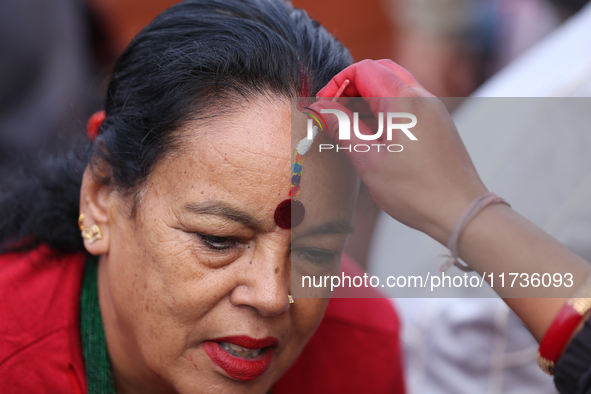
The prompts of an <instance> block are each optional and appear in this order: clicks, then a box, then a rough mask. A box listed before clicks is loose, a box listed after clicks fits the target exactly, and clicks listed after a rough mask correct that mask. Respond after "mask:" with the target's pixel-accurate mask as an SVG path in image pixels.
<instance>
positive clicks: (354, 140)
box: [311, 101, 397, 179]
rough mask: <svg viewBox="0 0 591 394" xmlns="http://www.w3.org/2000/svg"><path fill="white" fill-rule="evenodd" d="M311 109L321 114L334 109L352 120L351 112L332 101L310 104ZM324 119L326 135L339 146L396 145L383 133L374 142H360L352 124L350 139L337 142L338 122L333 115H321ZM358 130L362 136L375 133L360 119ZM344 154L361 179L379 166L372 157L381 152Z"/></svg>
mask: <svg viewBox="0 0 591 394" xmlns="http://www.w3.org/2000/svg"><path fill="white" fill-rule="evenodd" d="M311 108H312V109H313V110H315V111H317V112H319V113H322V112H321V111H322V110H323V109H336V110H339V111H342V112H344V113H345V114H346V115H347V117H348V118H349V119H353V112H352V111H351V110H350V109H349V108H346V107H344V106H343V105H341V104H340V103H338V102H333V101H317V102H315V103H314V104H312V106H311ZM323 117H324V119H325V120H326V123H327V126H328V130H327V134H328V135H329V137H330V138H332V139H333V140H335V143H336V144H338V145H339V146H341V147H342V146H355V145H358V144H385V143H390V144H393V143H396V141H386V136H385V133H383V134H382V135H381V136H380V137H379V138H378V139H376V140H371V141H368V140H362V139H360V138H359V137H358V136H357V134H356V133H355V131H354V130H353V122H351V124H350V125H351V129H350V130H349V132H350V139H349V140H345V141H341V140H339V138H338V137H339V136H338V135H337V132H338V130H339V122H338V119H337V117H336V116H335V115H333V114H326V113H325V114H323ZM358 130H359V133H361V134H363V135H373V134H375V131H373V130H371V129H370V128H369V127H368V126H367V124H366V123H365V122H364V121H362V120H361V119H360V120H359V122H358ZM394 139H395V140H397V136H395V138H394ZM384 151H385V148H384V149H382V151H381V152H384ZM344 152H345V153H346V155H347V157H348V158H349V160H351V163H352V164H353V166H354V167H355V169H356V170H357V173H358V174H359V175H360V176H361V177H362V179H363V174H364V173H365V172H367V171H371V170H372V168H373V167H376V166H380V163H381V160H380V159H379V158H376V157H374V155H376V154H377V155H380V153H381V152H379V153H378V152H356V151H355V150H354V149H351V151H349V150H347V149H344Z"/></svg>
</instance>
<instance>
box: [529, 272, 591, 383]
mask: <svg viewBox="0 0 591 394" xmlns="http://www.w3.org/2000/svg"><path fill="white" fill-rule="evenodd" d="M589 297H591V278H590V279H587V281H586V282H585V284H584V285H583V286H581V288H579V290H577V292H576V293H575V295H574V296H573V298H570V299H568V300H567V301H566V302H565V303H564V305H563V307H562V308H561V309H560V312H558V314H557V315H556V317H555V318H554V320H553V321H552V324H550V327H548V330H547V331H546V334H544V338H543V339H542V341H541V342H540V350H539V351H538V364H539V365H540V367H541V368H542V370H544V372H546V373H548V374H550V375H554V369H555V367H556V362H557V361H558V359H559V358H560V356H561V355H562V352H563V350H564V348H565V347H566V345H567V343H568V340H569V339H570V337H571V335H572V334H573V332H574V331H575V329H576V328H577V326H578V325H579V324H580V323H581V321H582V320H583V317H584V316H585V314H586V313H587V312H588V311H589V310H590V309H591V298H589Z"/></svg>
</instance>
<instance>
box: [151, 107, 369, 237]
mask: <svg viewBox="0 0 591 394" xmlns="http://www.w3.org/2000/svg"><path fill="white" fill-rule="evenodd" d="M306 122H307V118H306V117H305V116H304V115H303V114H301V113H299V112H297V111H295V110H293V111H292V106H291V104H290V102H289V101H288V100H284V101H281V100H275V101H273V100H270V99H261V100H260V101H255V102H251V103H248V104H245V105H243V106H241V107H240V109H239V110H236V111H234V112H233V113H230V114H225V115H223V116H220V117H217V118H215V119H214V120H212V121H209V122H205V123H204V122H199V121H195V122H191V123H189V124H187V125H186V127H185V130H184V131H183V147H182V149H181V150H180V151H178V152H175V153H174V154H173V155H171V156H170V157H168V158H165V159H163V160H162V162H161V163H159V164H158V165H157V166H156V167H157V168H156V169H155V171H154V173H153V176H152V184H153V186H154V189H156V190H157V192H158V194H159V195H161V196H167V197H168V198H172V199H176V200H186V201H187V202H194V201H200V200H204V199H208V198H209V199H216V200H222V201H224V202H227V203H229V204H232V205H235V206H237V208H240V209H244V210H247V211H254V212H257V213H258V214H260V215H263V216H265V217H266V219H267V221H269V220H270V221H271V222H272V219H270V218H272V217H273V211H274V210H275V208H276V206H277V205H278V204H279V203H280V202H281V201H283V200H284V199H286V198H288V193H289V189H290V184H291V183H290V179H291V175H292V160H293V158H294V155H293V152H294V151H293V148H294V146H295V144H296V143H297V141H299V140H300V139H301V138H303V137H304V136H305V133H306ZM325 138H328V137H327V136H319V140H322V139H325ZM347 163H348V161H347V160H346V159H345V157H344V155H336V156H335V155H334V154H324V152H323V153H322V154H318V153H317V152H316V153H315V152H311V153H310V154H308V155H307V156H306V164H305V168H304V170H303V173H302V183H301V185H302V192H301V195H300V200H301V201H302V202H303V203H304V204H308V206H309V207H310V208H311V209H312V211H311V212H310V213H313V210H314V208H313V206H315V205H318V204H319V202H320V201H323V200H326V199H327V198H332V199H333V204H332V206H333V210H334V209H336V208H339V209H343V210H346V209H344V206H348V205H350V203H351V201H349V200H348V201H344V202H343V203H342V204H344V205H339V204H336V205H335V201H334V199H335V195H334V194H335V193H336V192H337V191H338V192H339V193H338V194H339V196H341V197H342V195H343V193H344V194H350V195H353V196H354V194H355V188H356V185H357V183H356V181H355V176H354V175H353V173H352V170H351V168H350V165H348V164H347ZM339 189H341V190H340V191H339ZM345 189H347V190H345ZM341 197H340V198H341ZM308 206H307V209H308ZM333 213H334V214H335V215H336V214H338V212H333ZM306 216H308V214H307V215H306ZM333 216H334V215H333ZM271 222H269V223H268V224H269V225H271V224H272V223H271Z"/></svg>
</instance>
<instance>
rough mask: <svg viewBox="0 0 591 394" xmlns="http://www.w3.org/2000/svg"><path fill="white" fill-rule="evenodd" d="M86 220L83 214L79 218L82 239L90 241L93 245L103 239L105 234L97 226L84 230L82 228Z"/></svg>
mask: <svg viewBox="0 0 591 394" xmlns="http://www.w3.org/2000/svg"><path fill="white" fill-rule="evenodd" d="M83 220H84V214H83V213H81V214H80V216H79V217H78V227H79V228H80V232H81V235H82V238H83V239H85V240H86V241H88V242H89V243H91V244H93V243H95V241H98V240H99V239H102V238H103V233H102V232H101V228H100V227H99V226H97V225H96V224H93V225H92V226H90V227H89V228H84V227H83V226H82V221H83Z"/></svg>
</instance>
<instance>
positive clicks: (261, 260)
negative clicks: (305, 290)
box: [230, 250, 289, 316]
mask: <svg viewBox="0 0 591 394" xmlns="http://www.w3.org/2000/svg"><path fill="white" fill-rule="evenodd" d="M288 256H289V254H288V253H284V252H281V251H271V250H264V251H260V252H259V251H256V252H255V253H254V255H253V259H252V261H250V262H248V263H245V266H244V271H243V277H242V278H241V280H240V284H239V285H238V286H236V287H235V288H234V290H232V293H231V294H230V301H231V302H232V304H234V305H236V306H239V305H246V306H250V307H252V308H254V309H256V310H257V311H258V313H259V314H260V315H261V316H276V315H279V314H281V313H283V312H285V311H286V310H287V309H288V308H289V299H288V293H289V272H288V270H289V268H288Z"/></svg>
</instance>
